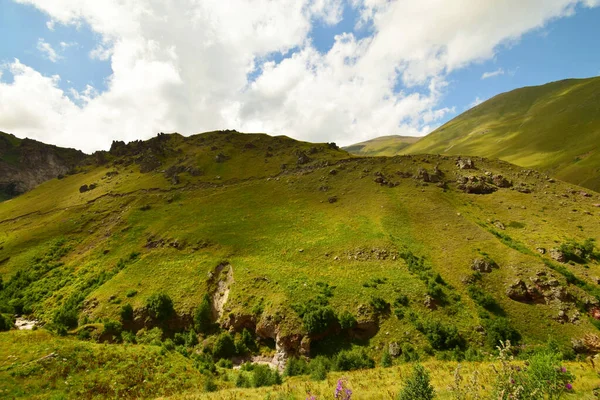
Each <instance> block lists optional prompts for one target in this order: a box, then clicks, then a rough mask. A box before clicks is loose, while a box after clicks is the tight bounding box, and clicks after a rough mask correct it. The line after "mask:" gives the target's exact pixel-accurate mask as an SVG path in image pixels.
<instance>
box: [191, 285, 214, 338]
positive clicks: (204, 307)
mask: <svg viewBox="0 0 600 400" xmlns="http://www.w3.org/2000/svg"><path fill="white" fill-rule="evenodd" d="M194 325H195V328H196V330H197V331H198V332H202V333H207V332H209V331H210V328H211V326H212V306H211V303H210V296H209V295H208V293H207V294H205V295H204V297H203V298H202V302H201V303H200V305H199V306H198V308H196V311H195V312H194Z"/></svg>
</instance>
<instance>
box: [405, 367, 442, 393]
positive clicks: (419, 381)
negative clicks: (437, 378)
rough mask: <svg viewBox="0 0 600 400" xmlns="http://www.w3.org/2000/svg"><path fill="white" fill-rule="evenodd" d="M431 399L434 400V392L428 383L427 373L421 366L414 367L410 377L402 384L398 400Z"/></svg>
mask: <svg viewBox="0 0 600 400" xmlns="http://www.w3.org/2000/svg"><path fill="white" fill-rule="evenodd" d="M433 398H435V391H434V389H433V386H431V383H430V382H429V373H428V372H427V370H425V368H423V366H422V365H420V364H417V365H415V366H414V368H413V373H412V376H411V377H410V378H408V380H407V381H406V383H405V384H404V388H403V389H402V391H401V392H400V395H399V396H398V400H432V399H433Z"/></svg>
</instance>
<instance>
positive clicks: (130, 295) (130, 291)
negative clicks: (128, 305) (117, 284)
mask: <svg viewBox="0 0 600 400" xmlns="http://www.w3.org/2000/svg"><path fill="white" fill-rule="evenodd" d="M137 293H138V291H137V290H135V289H129V290H128V291H127V292H125V296H127V297H133V296H135V295H136V294H137Z"/></svg>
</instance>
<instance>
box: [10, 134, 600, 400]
mask: <svg viewBox="0 0 600 400" xmlns="http://www.w3.org/2000/svg"><path fill="white" fill-rule="evenodd" d="M220 153H222V154H223V155H225V156H226V157H224V158H223V157H219V154H220ZM267 154H268V156H267ZM150 155H152V157H150ZM104 156H105V160H104V161H105V163H104V164H101V165H99V164H95V163H90V164H89V165H86V166H85V167H82V169H81V170H80V171H79V172H78V173H77V174H72V175H68V176H65V177H63V179H55V180H52V181H49V182H46V183H44V184H42V185H40V186H39V187H37V188H36V189H34V190H32V191H30V192H28V193H26V194H24V195H22V196H19V197H17V198H14V199H12V200H11V201H9V202H4V203H2V204H0V232H1V234H0V278H1V281H0V282H1V284H0V314H2V315H4V317H3V318H4V321H5V322H6V321H9V323H8V325H12V321H11V320H12V318H13V317H12V316H13V315H15V314H16V315H17V316H18V317H22V318H25V319H28V320H32V319H35V320H37V321H39V325H40V327H39V328H38V331H36V332H30V334H32V335H37V334H39V333H38V332H43V335H48V336H44V339H43V340H44V341H45V342H46V345H45V346H46V347H44V349H46V348H48V349H50V351H52V349H53V348H54V344H55V343H56V346H62V345H63V344H66V343H68V344H81V346H84V347H85V348H87V349H92V350H90V351H92V352H95V351H100V350H101V349H109V350H107V352H109V353H110V354H109V355H110V357H116V358H115V360H117V361H115V362H116V363H121V361H119V360H124V358H125V356H123V358H121V355H118V354H121V353H124V354H130V353H129V352H140V353H144V354H152V355H156V354H160V355H161V357H162V358H161V360H162V361H161V362H171V361H172V360H177V361H172V362H173V363H175V364H177V366H176V367H175V366H174V367H173V368H174V370H175V371H177V372H178V371H182V370H183V368H184V367H185V369H186V371H187V372H186V373H185V374H184V376H186V377H187V378H189V381H188V383H189V385H187V386H186V385H181V388H182V389H181V390H187V389H185V388H187V387H190V388H191V389H190V390H191V391H193V392H194V393H195V392H203V391H207V394H206V396H212V395H211V394H209V392H210V391H212V390H217V392H221V391H229V390H231V391H234V393H240V392H235V391H236V390H238V391H245V390H247V391H248V392H241V393H244V394H245V393H257V396H259V394H260V396H259V397H258V398H261V399H263V398H265V396H266V394H267V393H268V392H265V391H261V390H262V389H256V391H251V390H250V389H248V388H249V387H253V386H257V385H262V384H263V383H265V382H266V383H265V384H272V382H274V383H275V384H276V383H277V382H278V381H280V378H277V376H276V375H274V374H267V373H266V371H267V370H265V369H259V370H257V371H258V372H256V373H254V372H253V371H254V370H251V369H250V368H251V367H250V366H247V367H245V370H242V371H241V373H239V372H240V371H239V370H238V369H237V368H231V366H232V365H234V366H235V364H236V363H237V362H238V360H244V361H247V360H251V359H253V358H254V360H260V361H263V362H266V361H267V360H268V361H270V360H273V359H275V360H280V359H281V358H282V357H281V356H282V355H283V353H286V355H289V356H290V357H295V358H294V360H296V361H290V363H288V367H286V368H288V369H287V370H286V376H287V377H288V378H286V380H284V383H283V384H282V387H285V386H286V385H287V379H289V380H290V382H303V384H304V383H306V385H312V386H311V387H313V388H323V390H325V387H326V386H325V385H327V384H328V382H329V381H330V380H331V379H330V377H331V378H332V379H333V378H338V377H339V376H340V375H339V374H340V372H341V371H343V372H344V373H345V374H347V375H348V377H357V376H358V375H356V374H355V373H354V372H353V371H356V370H357V369H361V370H362V373H363V374H364V376H365V379H366V381H367V382H369V384H375V383H376V382H379V383H380V384H382V383H381V382H384V381H385V384H386V385H387V386H386V387H389V388H390V389H389V390H390V393H392V395H388V397H387V398H389V397H390V396H392V397H396V396H397V394H398V393H399V391H400V388H401V383H403V382H404V380H405V379H402V380H401V381H402V382H400V380H399V379H398V376H396V377H394V378H392V375H391V373H392V372H396V373H397V372H398V371H400V370H403V371H406V368H409V367H410V366H406V365H405V363H411V362H416V361H418V362H422V363H423V364H424V365H426V366H428V365H429V363H437V362H441V361H440V360H444V363H450V361H448V360H456V361H458V360H467V361H468V362H484V363H489V362H490V359H491V357H492V355H493V354H494V352H495V351H497V350H496V347H497V346H498V344H499V341H500V340H511V341H512V342H513V343H517V341H518V342H519V343H521V344H523V345H526V348H536V346H539V345H540V344H541V343H545V341H546V340H547V336H548V335H549V334H550V333H556V335H557V337H556V340H557V342H558V343H559V345H560V347H561V348H568V349H570V348H571V339H572V338H574V339H576V340H583V338H584V337H585V335H586V334H588V335H594V334H597V333H598V328H597V327H596V325H595V324H597V322H596V320H595V319H594V315H595V314H594V312H595V311H594V308H593V306H594V302H593V298H594V297H596V296H597V295H598V287H597V283H596V282H595V281H594V277H595V276H600V264H599V260H598V258H597V252H598V250H597V249H596V247H594V243H596V242H597V241H598V240H600V236H597V235H598V234H599V232H598V230H597V216H598V211H599V210H598V208H597V207H595V206H594V204H596V203H600V200H599V198H598V195H597V194H595V193H593V194H592V195H590V197H587V196H583V195H580V194H578V192H576V193H575V194H573V193H572V192H573V190H574V189H573V187H572V186H570V185H567V184H565V183H563V182H554V183H552V184H550V183H549V182H547V180H546V178H545V177H544V176H541V175H537V174H534V173H532V174H529V175H526V174H521V172H520V171H521V168H517V167H515V166H513V165H510V164H507V163H505V162H500V161H491V160H479V159H476V160H475V162H476V166H477V168H478V169H477V170H461V169H459V168H457V167H456V162H457V159H456V158H455V157H442V156H432V155H429V156H411V157H394V158H382V159H375V158H357V157H352V156H350V155H348V154H347V153H345V152H344V151H341V150H339V149H337V148H336V147H335V146H333V145H331V144H312V143H302V142H297V141H293V140H291V139H289V138H285V137H269V136H267V135H259V134H256V135H244V134H240V133H237V132H232V131H223V132H210V133H206V134H202V135H197V136H192V137H189V138H184V137H182V136H180V135H176V134H174V135H161V136H158V137H157V138H154V139H152V140H150V141H148V142H134V143H132V144H130V145H125V144H123V145H115V146H114V149H113V151H111V152H106V153H105V155H104ZM152 166H154V167H152ZM151 167H152V168H151ZM421 169H424V170H427V171H430V172H432V171H433V170H434V169H435V170H438V171H440V176H446V177H451V178H448V179H449V180H447V181H446V182H444V185H437V183H434V182H425V181H424V180H422V179H419V178H418V171H420V170H421ZM142 170H144V171H145V172H141V171H142ZM333 171H335V172H333ZM485 172H489V176H490V177H493V176H496V175H498V174H501V175H502V176H505V177H506V178H507V179H510V180H512V181H513V182H514V185H515V186H516V187H521V183H522V184H523V185H525V186H526V187H527V188H529V190H530V191H531V193H522V192H519V191H518V190H516V189H515V190H512V189H511V188H509V187H497V190H496V191H495V192H494V193H491V194H486V195H475V194H470V193H465V191H464V190H463V189H461V188H460V187H459V184H457V183H456V179H459V178H461V177H468V176H471V175H473V174H476V175H478V176H479V175H482V176H488V175H485ZM174 175H177V178H178V179H173V176H174ZM490 179H491V178H490ZM384 182H385V183H384ZM92 183H97V186H96V187H95V188H94V189H93V190H88V191H86V192H80V191H79V188H80V187H82V186H83V185H88V188H89V185H91V184H92ZM490 185H492V183H490ZM547 185H548V186H550V187H549V188H547V187H546V186H547ZM545 192H548V193H547V194H546V193H545ZM565 193H569V194H568V195H567V196H566V197H565V196H562V194H565ZM332 196H336V198H337V201H336V202H331V203H330V202H329V198H330V197H332ZM557 196H560V198H558V197H557ZM557 199H558V200H557ZM147 206H149V207H147ZM142 208H143V209H144V210H142ZM574 209H575V210H577V211H573V210H574ZM511 221H519V224H522V226H521V225H517V224H511V223H510V222H511ZM565 221H569V222H568V223H565ZM554 249H559V250H561V251H563V252H565V253H568V252H571V253H572V254H573V255H577V256H578V257H580V260H579V261H577V260H574V259H570V260H565V261H566V262H560V261H557V260H556V259H554V260H553V259H552V258H551V257H553V255H554V253H551V250H554ZM474 260H479V261H481V262H479V263H474ZM491 260H493V265H492V261H491ZM515 282H516V283H515ZM513 287H514V293H513V292H511V293H510V295H509V293H508V291H510V290H513V289H511V288H513ZM559 311H564V313H562V314H560V316H559ZM559 318H560V319H559ZM6 325H7V324H6V323H5V326H6ZM48 330H49V331H52V332H54V333H56V334H52V335H50V334H49V333H48V332H47V331H48ZM557 332H558V333H557ZM20 334H22V333H20V332H12V331H11V332H3V333H1V334H0V342H1V343H2V344H3V345H4V344H5V343H7V346H8V347H7V348H10V349H12V350H6V354H0V356H4V359H7V357H8V356H9V355H11V354H13V352H14V353H15V354H16V353H17V351H16V350H14V348H15V345H14V344H10V343H12V339H11V338H12V337H13V336H12V335H20ZM59 335H62V337H59ZM32 337H37V336H32ZM40 340H41V339H40ZM4 341H6V342H4ZM9 342H10V343H9ZM48 343H51V344H52V345H48ZM32 346H33V345H32ZM41 346H42V345H40V348H41ZM24 347H30V346H29V344H28V345H27V346H24ZM24 351H25V350H24ZM50 351H49V352H50ZM578 351H586V350H582V349H581V348H579V349H578ZM39 353H40V354H36V355H35V356H36V357H38V358H41V357H43V356H45V355H47V354H49V353H46V354H42V353H44V351H40V352H39ZM18 354H22V353H18ZM32 354H33V353H32ZM59 354H60V353H59ZM21 357H23V358H22V359H20V360H14V361H10V362H8V361H7V363H8V364H5V365H4V364H3V365H4V366H5V367H6V369H2V368H4V367H0V381H3V380H4V378H5V376H9V375H10V371H11V369H9V365H10V363H14V366H13V367H14V368H16V367H17V366H21V367H22V363H21V361H23V362H29V361H31V360H33V359H34V358H33V356H32V358H27V357H24V355H21ZM107 357H108V356H107ZM140 357H142V356H140ZM144 357H146V356H144ZM148 357H149V356H148ZM573 357H577V355H575V354H574V355H573ZM579 357H580V358H581V357H583V355H579ZM101 359H103V360H105V359H104V358H101ZM11 360H12V359H11ZM25 360H29V361H25ZM169 360H171V361H169ZM375 360H376V361H377V364H379V363H381V365H382V366H386V367H387V368H385V369H377V368H373V367H374V366H375V364H376V361H375ZM436 360H437V361H436ZM105 361H106V360H105ZM175 364H173V365H175ZM82 365H84V364H82ZM152 365H154V364H152ZM290 365H291V366H290ZM389 365H391V366H389ZM440 365H449V364H440ZM13 367H11V368H13ZM90 368H91V369H92V370H97V371H98V374H100V375H103V376H102V380H103V381H104V378H105V377H104V374H106V375H107V377H106V379H109V378H110V377H112V376H113V375H112V373H109V372H106V371H104V370H103V369H102V367H100V366H94V367H93V368H92V367H90ZM107 368H108V367H107ZM119 368H120V367H119ZM152 368H158V369H160V368H162V367H160V368H159V366H157V365H154V367H152ZM261 368H262V367H261ZM427 368H428V369H430V368H429V367H427ZM442 370H443V371H446V372H448V371H447V368H446V369H443V368H442ZM77 371H78V372H77V373H72V374H74V375H75V376H76V377H79V378H77V379H80V380H81V381H80V382H79V383H78V385H80V386H79V387H85V382H83V381H84V380H85V379H87V378H85V375H84V374H83V372H81V371H79V370H77ZM84 371H85V370H84ZM160 371H161V372H160V373H161V374H162V373H163V372H162V370H160ZM374 371H377V374H382V375H381V378H376V374H375V372H374ZM381 371H383V372H381ZM440 371H441V370H440ZM440 371H438V372H436V373H439V374H442V375H443V373H442V372H440ZM446 372H444V373H446ZM582 373H583V372H582ZM406 374H407V373H406ZM406 374H405V375H402V377H403V378H404V377H405V376H407V375H406ZM255 375H256V376H255ZM41 376H42V375H35V376H33V375H32V377H31V378H30V377H24V378H23V380H21V381H18V382H17V383H15V386H14V387H13V386H11V389H10V393H11V395H12V393H13V392H14V393H17V392H15V390H17V389H14V388H16V387H22V388H26V389H23V392H22V394H19V396H22V397H26V396H28V395H30V394H31V393H33V395H35V394H36V393H40V391H41V389H40V386H39V385H41V384H40V383H39V382H38V383H35V384H34V383H32V382H33V381H36V382H37V381H38V380H41V379H42V378H41ZM444 376H445V375H444ZM383 377H385V378H383ZM63 378H65V377H62V376H60V377H59V376H57V378H56V380H57V382H59V381H60V380H62V382H64V379H63ZM187 378H186V379H187ZM11 379H12V378H11ZM30 379H31V380H32V381H30ZM65 379H66V378H65ZM161 379H162V378H161ZM178 379H179V378H178ZM181 379H184V378H181ZM377 379H383V380H384V381H381V380H380V381H378V380H377ZM436 379H437V378H436V376H435V374H434V373H432V376H431V382H432V384H433V385H434V386H435V387H436V392H439V393H441V392H440V388H441V387H443V389H442V390H446V389H445V388H446V387H447V385H448V382H444V385H443V386H440V384H439V382H438V381H437V380H436ZM444 379H446V378H444ZM142 380H143V379H142ZM176 381H177V380H176ZM238 382H239V384H238ZM349 382H350V384H352V380H350V381H349ZM29 384H31V385H33V386H31V387H29V386H28V385H29ZM487 384H488V385H489V384H490V383H489V382H488V383H487ZM36 385H38V386H36ZM290 385H291V384H290ZM394 385H395V386H394ZM134 386H135V385H134ZM192 386H193V387H192ZM236 386H237V387H236ZM488 387H491V386H488ZM355 388H356V387H355ZM52 390H54V389H52ZM64 390H65V389H64V388H63V389H61V388H60V387H58V386H57V387H56V393H59V394H61V393H64ZM82 390H83V389H82ZM265 390H266V389H265ZM273 390H274V391H278V390H280V388H276V389H273ZM281 390H284V389H283V388H281ZM290 390H291V391H292V392H293V390H295V389H290ZM590 390H591V389H590ZM61 391H62V392H61ZM86 393H87V392H86ZM107 393H110V395H107V396H108V397H111V396H112V397H116V396H117V395H116V394H114V392H107ZM132 393H133V392H132ZM135 393H138V392H135ZM176 393H179V394H181V393H180V392H176V391H175V392H168V391H164V392H161V391H159V390H158V389H156V390H154V391H149V392H148V394H144V393H142V394H140V395H139V397H151V396H161V395H171V394H176ZM322 393H325V391H323V392H322ZM327 393H328V396H330V394H331V390H329V391H328V392H327ZM373 393H374V392H370V393H369V394H371V395H372V394H373ZM294 394H295V395H298V393H297V392H294ZM304 394H306V393H300V395H304ZM181 395H183V394H181ZM15 396H16V395H15ZM203 396H204V395H203ZM252 396H253V395H252ZM125 397H127V396H125ZM131 397H134V396H131ZM238 397H239V398H245V397H244V396H241V395H238ZM255 397H256V396H255ZM297 397H298V396H297ZM208 398H211V397H208ZM215 398H218V397H215ZM367 398H368V397H367ZM372 398H378V397H377V395H376V396H375V397H372Z"/></svg>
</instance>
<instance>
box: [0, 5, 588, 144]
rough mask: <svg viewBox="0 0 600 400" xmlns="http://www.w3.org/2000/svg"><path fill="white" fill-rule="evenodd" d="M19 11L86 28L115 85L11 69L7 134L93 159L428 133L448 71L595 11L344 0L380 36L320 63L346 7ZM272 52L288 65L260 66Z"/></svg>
mask: <svg viewBox="0 0 600 400" xmlns="http://www.w3.org/2000/svg"><path fill="white" fill-rule="evenodd" d="M15 1H18V2H21V3H26V4H32V5H34V6H36V7H37V8H38V9H40V10H42V11H44V12H45V13H47V14H48V15H49V16H50V18H51V23H50V25H49V27H50V26H52V25H53V24H67V25H74V26H79V25H81V24H83V23H87V24H89V26H90V28H91V29H92V30H93V31H94V32H96V33H97V34H98V35H99V37H100V38H101V40H100V43H99V45H98V46H97V47H96V48H95V49H93V50H92V51H91V52H90V57H91V58H94V59H100V60H109V61H110V63H111V67H112V75H111V76H110V77H109V78H108V79H107V86H108V89H107V91H105V92H104V93H100V94H98V93H97V92H96V91H95V89H93V88H88V89H85V90H84V91H82V92H72V91H69V96H70V98H69V96H67V95H66V94H65V93H64V92H63V91H62V90H60V89H59V87H58V81H57V80H56V78H52V77H50V78H48V77H44V76H42V75H41V74H39V73H38V72H36V71H34V70H32V69H31V68H29V67H27V66H24V65H23V64H21V63H19V62H18V61H15V62H14V63H13V64H12V65H11V68H13V69H16V70H17V73H16V74H15V82H13V83H11V84H3V83H0V126H1V127H2V128H3V130H9V131H12V132H13V133H16V134H19V135H22V136H30V137H34V138H37V139H40V140H44V141H47V142H52V143H56V144H60V145H68V146H75V147H79V148H83V149H85V150H87V151H90V150H94V149H98V148H108V146H109V145H110V141H111V140H113V139H120V140H133V139H138V138H147V137H149V136H152V135H154V134H155V133H156V132H159V131H165V132H168V131H179V132H181V133H184V134H192V133H196V132H201V131H204V130H211V129H224V128H235V129H239V130H242V131H263V132H268V133H272V134H286V135H288V136H291V137H295V138H298V139H303V140H313V141H336V142H338V143H339V144H349V143H352V142H358V141H361V140H364V139H367V138H370V137H373V136H375V135H379V134H381V135H383V134H405V135H407V134H408V135H410V134H412V135H423V134H426V133H428V132H429V131H430V130H431V129H433V128H435V127H436V126H437V125H438V124H439V121H440V119H442V118H444V117H445V116H447V115H448V114H449V113H453V112H454V110H453V109H449V108H445V107H441V106H440V100H441V98H442V97H443V95H444V91H445V90H446V76H447V74H448V73H450V72H451V71H453V70H456V69H459V68H462V67H464V66H466V65H469V64H471V63H475V62H481V61H482V60H486V59H489V58H492V57H493V56H494V55H495V54H496V52H497V51H498V49H499V48H501V46H502V45H505V44H508V43H515V41H517V40H518V39H519V38H520V36H521V35H523V34H524V33H525V32H528V31H531V30H533V29H537V28H540V27H543V26H545V24H546V23H547V22H548V21H550V20H552V19H555V18H559V17H562V16H565V15H569V14H570V13H572V12H573V10H574V6H575V5H576V4H583V5H586V6H590V7H591V6H594V5H597V4H596V3H597V2H596V1H592V0H530V1H527V2H523V1H521V0H505V1H503V2H497V3H494V5H493V6H490V3H489V2H485V1H480V0H456V1H453V2H448V1H444V0H419V1H417V0H395V1H393V0H349V2H350V3H349V4H350V6H352V7H356V8H357V9H358V11H359V13H360V21H359V23H361V24H363V25H364V24H368V25H369V26H370V27H371V28H370V29H371V30H372V34H371V35H370V36H368V37H366V38H364V39H361V40H358V39H357V38H356V37H355V36H354V35H353V34H352V33H346V34H342V35H339V36H337V37H336V38H335V43H334V45H333V47H332V48H331V49H330V50H329V51H328V52H327V53H321V52H319V51H318V50H317V49H316V48H315V46H314V44H313V43H312V41H311V39H310V38H309V33H310V31H311V29H312V27H313V26H314V24H315V23H325V24H330V25H332V24H336V23H337V22H338V21H340V19H341V17H342V11H343V4H342V1H341V0H279V1H274V0H253V1H247V0H230V1H227V2H224V1H222V0H202V1H199V0H180V1H177V2H168V3H165V2H163V1H160V0H104V1H102V2H98V1H95V0H15ZM346 6H348V4H346ZM291 50H292V51H291ZM274 53H280V54H285V57H284V59H283V60H282V61H281V62H279V63H276V62H273V61H265V60H269V55H271V54H274ZM249 74H252V76H253V77H254V79H253V80H252V81H249V79H248V76H249ZM17 78H18V79H17ZM397 87H400V88H401V90H400V91H398V90H396V88H397ZM29 96H37V97H36V99H44V98H48V99H49V102H48V104H39V103H38V102H36V101H33V102H29V101H28V98H29ZM30 104H35V105H36V106H35V107H33V106H31V107H30Z"/></svg>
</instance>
